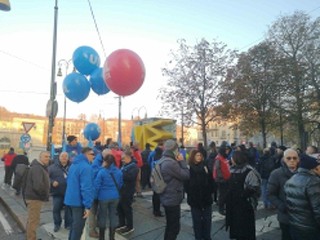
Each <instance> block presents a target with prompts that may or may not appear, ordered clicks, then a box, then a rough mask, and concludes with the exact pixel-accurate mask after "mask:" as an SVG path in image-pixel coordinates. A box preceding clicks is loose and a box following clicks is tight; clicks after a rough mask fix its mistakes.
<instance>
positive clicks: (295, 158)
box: [286, 157, 298, 161]
mask: <svg viewBox="0 0 320 240" xmlns="http://www.w3.org/2000/svg"><path fill="white" fill-rule="evenodd" d="M286 159H287V160H289V161H290V160H294V161H295V160H298V158H297V157H286Z"/></svg>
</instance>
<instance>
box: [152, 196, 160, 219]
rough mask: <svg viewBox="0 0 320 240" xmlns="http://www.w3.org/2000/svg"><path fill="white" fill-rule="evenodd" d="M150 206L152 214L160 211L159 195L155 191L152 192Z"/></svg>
mask: <svg viewBox="0 0 320 240" xmlns="http://www.w3.org/2000/svg"><path fill="white" fill-rule="evenodd" d="M152 207H153V214H157V213H160V195H159V194H158V193H156V192H153V195H152Z"/></svg>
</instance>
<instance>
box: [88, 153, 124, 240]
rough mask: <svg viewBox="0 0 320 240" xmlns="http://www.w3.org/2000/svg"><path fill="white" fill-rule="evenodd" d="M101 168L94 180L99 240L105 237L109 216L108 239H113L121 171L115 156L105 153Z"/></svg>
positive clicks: (120, 185)
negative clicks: (97, 204)
mask: <svg viewBox="0 0 320 240" xmlns="http://www.w3.org/2000/svg"><path fill="white" fill-rule="evenodd" d="M102 165H103V166H102V168H100V170H99V172H98V174H97V177H96V178H95V180H94V188H95V191H96V194H97V199H98V201H99V211H98V226H99V240H104V239H105V231H106V224H107V218H109V224H110V225H109V239H110V240H114V237H115V228H116V226H117V222H118V219H117V206H118V202H119V197H120V195H119V190H120V188H121V187H122V184H123V179H122V172H121V170H120V169H119V168H117V167H116V165H115V158H114V156H113V155H112V154H107V155H106V156H105V157H104V158H103V164H102Z"/></svg>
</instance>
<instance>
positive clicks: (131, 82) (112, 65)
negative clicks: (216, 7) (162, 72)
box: [103, 49, 145, 96]
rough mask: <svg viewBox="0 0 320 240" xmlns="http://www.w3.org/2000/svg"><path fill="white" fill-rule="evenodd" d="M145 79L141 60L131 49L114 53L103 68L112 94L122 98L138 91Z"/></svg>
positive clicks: (104, 77) (104, 76)
mask: <svg viewBox="0 0 320 240" xmlns="http://www.w3.org/2000/svg"><path fill="white" fill-rule="evenodd" d="M144 77H145V68H144V64H143V62H142V60H141V58H140V57H139V55H138V54H136V53H135V52H133V51H131V50H129V49H119V50H116V51H114V52H112V53H111V54H110V55H109V56H108V57H107V59H106V61H105V63H104V66H103V79H104V81H105V82H106V84H107V86H108V88H109V89H110V90H111V91H112V92H114V93H116V94H118V95H120V96H128V95H131V94H133V93H135V92H136V91H138V90H139V88H140V87H141V86H142V84H143V81H144Z"/></svg>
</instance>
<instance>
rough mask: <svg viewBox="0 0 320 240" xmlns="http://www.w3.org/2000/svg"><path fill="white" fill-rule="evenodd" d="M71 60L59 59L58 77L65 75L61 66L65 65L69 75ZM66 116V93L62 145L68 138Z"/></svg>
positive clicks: (66, 73)
mask: <svg viewBox="0 0 320 240" xmlns="http://www.w3.org/2000/svg"><path fill="white" fill-rule="evenodd" d="M71 61H72V59H70V60H65V59H60V60H59V61H58V66H59V70H58V73H57V76H58V77H62V76H63V74H62V71H61V67H62V66H64V67H65V68H66V69H65V77H66V76H67V75H68V69H69V66H70V63H71ZM66 116H67V98H66V96H65V95H64V101H63V121H62V141H61V144H62V146H63V144H64V142H65V139H66Z"/></svg>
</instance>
